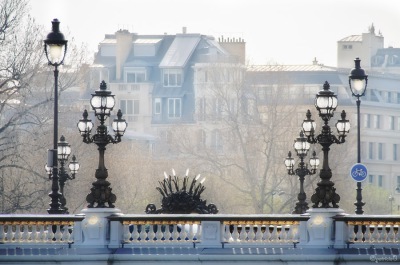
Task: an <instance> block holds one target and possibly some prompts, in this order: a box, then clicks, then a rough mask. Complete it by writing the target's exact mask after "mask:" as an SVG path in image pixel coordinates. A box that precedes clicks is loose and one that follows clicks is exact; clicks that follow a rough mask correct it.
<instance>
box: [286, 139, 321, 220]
mask: <svg viewBox="0 0 400 265" xmlns="http://www.w3.org/2000/svg"><path fill="white" fill-rule="evenodd" d="M294 149H295V150H296V152H297V156H298V157H299V158H300V163H299V165H298V167H297V168H296V169H295V170H294V169H293V168H294V159H293V158H292V152H290V151H289V153H288V157H287V158H286V159H285V166H286V168H287V171H288V174H289V175H297V176H299V181H300V192H299V194H298V195H297V199H298V202H297V203H296V207H295V209H294V211H293V212H292V213H293V214H303V213H305V212H306V211H307V210H308V203H307V202H306V198H307V195H306V193H305V192H304V178H305V176H307V175H313V174H315V173H316V171H317V168H318V165H319V158H318V157H316V153H315V151H314V152H313V156H312V157H311V159H310V166H311V170H309V169H308V166H307V164H306V163H304V158H305V157H306V156H307V152H308V150H309V149H310V143H309V142H307V138H306V137H304V134H303V132H300V137H298V138H297V139H296V140H295V141H294Z"/></svg>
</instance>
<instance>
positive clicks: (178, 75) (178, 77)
mask: <svg viewBox="0 0 400 265" xmlns="http://www.w3.org/2000/svg"><path fill="white" fill-rule="evenodd" d="M181 85H182V70H180V69H164V86H172V87H176V86H181Z"/></svg>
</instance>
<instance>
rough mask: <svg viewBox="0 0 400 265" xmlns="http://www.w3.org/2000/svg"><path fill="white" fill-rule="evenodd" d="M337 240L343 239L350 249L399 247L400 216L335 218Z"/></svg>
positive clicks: (346, 216)
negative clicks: (384, 246)
mask: <svg viewBox="0 0 400 265" xmlns="http://www.w3.org/2000/svg"><path fill="white" fill-rule="evenodd" d="M333 219H334V220H335V224H336V235H335V238H337V239H339V238H343V241H344V242H346V243H347V245H348V247H361V246H362V247H369V246H374V245H386V246H390V245H397V246H398V245H399V243H400V231H399V226H400V216H399V215H343V216H336V217H334V218H333Z"/></svg>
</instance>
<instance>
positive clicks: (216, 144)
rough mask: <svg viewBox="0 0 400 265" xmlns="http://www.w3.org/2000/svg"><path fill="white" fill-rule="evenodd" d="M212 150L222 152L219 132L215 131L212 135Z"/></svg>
mask: <svg viewBox="0 0 400 265" xmlns="http://www.w3.org/2000/svg"><path fill="white" fill-rule="evenodd" d="M211 148H213V149H215V150H218V151H221V150H222V138H221V132H220V131H219V130H213V131H212V134H211Z"/></svg>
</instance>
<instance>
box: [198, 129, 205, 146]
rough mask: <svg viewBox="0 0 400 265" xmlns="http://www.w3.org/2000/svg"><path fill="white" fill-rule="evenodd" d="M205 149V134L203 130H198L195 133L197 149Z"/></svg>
mask: <svg viewBox="0 0 400 265" xmlns="http://www.w3.org/2000/svg"><path fill="white" fill-rule="evenodd" d="M205 147H206V132H205V131H204V130H199V131H198V132H197V148H198V149H203V148H205Z"/></svg>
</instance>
